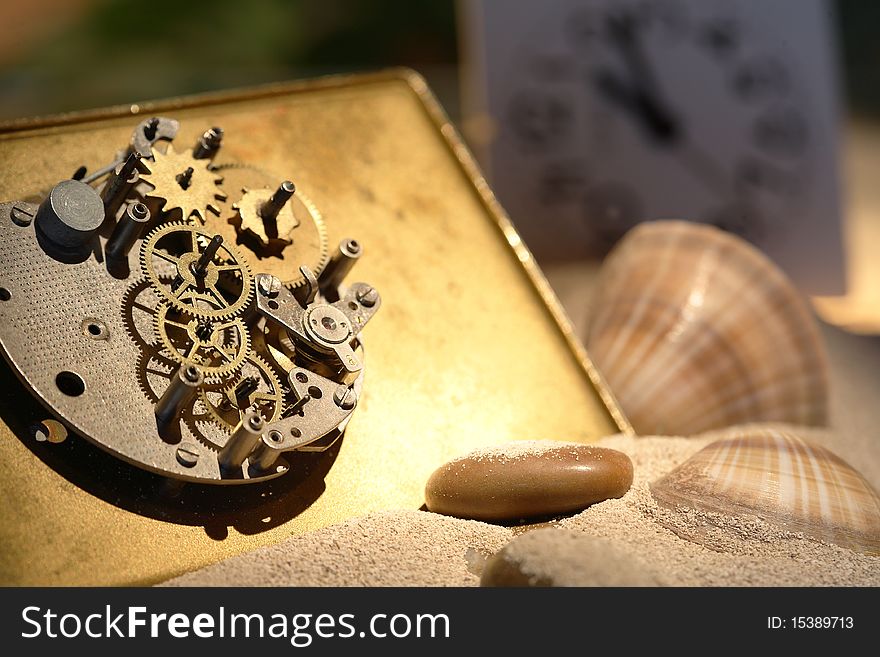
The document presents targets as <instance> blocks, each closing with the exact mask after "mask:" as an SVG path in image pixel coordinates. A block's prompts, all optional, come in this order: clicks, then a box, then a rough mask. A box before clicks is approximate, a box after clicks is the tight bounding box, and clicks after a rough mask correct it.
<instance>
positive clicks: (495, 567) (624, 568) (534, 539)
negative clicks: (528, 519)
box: [480, 528, 663, 586]
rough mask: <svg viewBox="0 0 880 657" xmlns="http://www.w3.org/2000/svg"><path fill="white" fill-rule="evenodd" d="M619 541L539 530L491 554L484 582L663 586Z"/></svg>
mask: <svg viewBox="0 0 880 657" xmlns="http://www.w3.org/2000/svg"><path fill="white" fill-rule="evenodd" d="M662 584H663V581H662V579H661V578H660V577H659V576H658V575H657V574H656V573H654V572H652V571H651V569H650V568H649V566H648V565H647V564H645V563H643V562H642V561H641V560H639V559H637V558H635V557H633V556H632V555H630V554H629V553H627V552H626V551H624V550H622V549H621V548H620V547H619V546H618V545H617V544H616V543H614V542H613V541H609V540H606V539H602V538H597V537H595V536H591V535H589V534H584V533H582V532H573V531H569V530H565V529H553V528H547V529H536V530H533V531H529V532H526V533H525V534H521V535H519V536H517V537H516V538H514V539H513V540H512V541H510V543H508V544H507V545H506V546H504V547H503V548H502V549H501V550H500V551H499V552H498V553H496V554H494V555H493V556H491V557H489V559H488V560H487V561H486V565H485V567H484V568H483V573H482V575H481V577H480V586H661V585H662Z"/></svg>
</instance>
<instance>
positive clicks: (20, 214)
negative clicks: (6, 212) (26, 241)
mask: <svg viewBox="0 0 880 657" xmlns="http://www.w3.org/2000/svg"><path fill="white" fill-rule="evenodd" d="M11 215H12V221H14V222H15V223H16V224H17V225H19V226H22V227H27V226H30V225H31V222H32V221H33V220H34V215H33V214H32V213H31V211H30V210H28V209H27V208H26V207H24V206H21V205H13V206H12V212H11Z"/></svg>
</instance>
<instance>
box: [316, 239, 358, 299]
mask: <svg viewBox="0 0 880 657" xmlns="http://www.w3.org/2000/svg"><path fill="white" fill-rule="evenodd" d="M361 253H363V249H362V248H361V245H360V243H359V242H358V241H356V240H353V239H344V240H342V241H341V242H340V243H339V247H338V248H337V249H336V251H335V252H334V253H333V255H332V256H331V258H330V262H328V263H327V266H326V267H325V268H324V271H322V272H321V276H320V277H319V278H318V285H319V287H320V289H321V294H322V295H324V297H326V299H327V300H328V301H329V302H330V303H333V302H334V301H339V286H340V285H342V281H343V280H344V279H345V277H346V276H348V274H349V273H350V272H351V268H352V267H354V265H355V263H356V262H357V261H358V259H359V258H360V257H361Z"/></svg>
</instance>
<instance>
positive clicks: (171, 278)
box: [140, 222, 254, 319]
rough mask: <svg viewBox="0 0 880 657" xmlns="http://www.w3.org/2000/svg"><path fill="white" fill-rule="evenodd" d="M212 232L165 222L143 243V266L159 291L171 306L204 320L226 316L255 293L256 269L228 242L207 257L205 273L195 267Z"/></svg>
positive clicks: (243, 306)
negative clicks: (198, 271)
mask: <svg viewBox="0 0 880 657" xmlns="http://www.w3.org/2000/svg"><path fill="white" fill-rule="evenodd" d="M213 237H214V235H213V234H212V233H210V232H209V231H206V230H203V229H201V228H197V227H195V226H190V225H187V224H185V223H181V222H172V223H167V224H162V225H161V226H159V227H157V228H155V229H154V230H153V231H152V232H151V233H150V234H149V235H147V237H146V238H145V239H144V242H143V244H142V245H141V252H140V262H141V269H142V270H143V273H144V275H145V276H146V277H147V280H149V281H150V284H151V285H152V286H153V287H154V288H155V290H156V291H157V292H158V293H159V295H160V296H161V297H162V298H163V299H164V300H165V301H167V302H168V303H170V304H171V305H172V306H174V307H175V308H177V309H179V310H183V311H186V312H188V313H190V314H192V315H193V316H195V317H201V318H204V319H227V318H229V317H233V316H235V315H237V314H239V313H240V312H241V311H242V310H244V309H245V308H246V307H247V305H248V304H249V303H250V302H251V299H252V298H253V294H254V289H253V274H252V273H251V269H250V266H249V265H248V263H247V261H246V260H244V258H243V257H242V256H241V254H240V253H239V252H238V251H237V250H236V248H235V247H233V246H232V245H231V244H229V243H228V242H227V241H224V242H223V243H222V244H221V245H220V246H219V248H218V249H217V253H216V254H215V255H214V257H213V258H212V259H211V261H210V262H208V264H207V267H206V271H205V273H204V276H202V277H198V276H196V274H195V273H194V272H193V268H194V267H195V265H196V263H197V262H198V260H199V258H200V257H201V254H202V251H203V250H204V249H205V248H206V247H207V245H208V244H209V243H210V242H211V239H212V238H213Z"/></svg>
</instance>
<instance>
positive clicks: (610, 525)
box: [166, 435, 880, 586]
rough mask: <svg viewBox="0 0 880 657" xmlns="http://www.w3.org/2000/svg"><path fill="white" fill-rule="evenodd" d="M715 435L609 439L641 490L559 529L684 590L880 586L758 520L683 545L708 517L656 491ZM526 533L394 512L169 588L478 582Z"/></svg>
mask: <svg viewBox="0 0 880 657" xmlns="http://www.w3.org/2000/svg"><path fill="white" fill-rule="evenodd" d="M805 437H808V438H809V436H805ZM711 439H712V436H707V437H702V438H674V437H642V438H633V437H628V436H622V435H619V436H612V437H610V438H607V439H605V440H603V441H602V442H601V446H602V447H610V448H612V449H618V450H620V451H622V452H624V453H626V454H627V455H629V457H630V458H631V459H632V461H633V466H634V480H633V486H632V488H631V489H630V491H629V492H628V493H627V494H626V495H624V496H623V497H622V498H620V499H614V500H607V501H605V502H601V503H599V504H595V505H593V506H591V507H590V508H588V509H586V510H585V511H583V512H581V513H579V514H577V515H574V516H571V517H569V518H566V519H563V520H560V521H558V522H555V523H552V526H556V527H559V528H561V529H565V530H570V531H574V532H585V533H587V534H589V535H592V536H596V537H600V538H604V539H607V540H609V541H611V542H612V543H614V544H615V545H618V546H619V547H620V549H621V551H622V552H625V553H626V554H627V555H630V556H632V557H633V558H634V559H635V560H636V561H637V562H638V561H641V562H643V563H646V564H650V568H651V570H652V572H653V573H654V574H656V576H657V577H658V578H659V579H660V580H661V581H662V582H663V583H664V584H667V585H672V586H880V557H870V556H866V555H862V554H858V553H856V552H853V551H851V550H849V549H846V548H842V547H838V546H835V545H829V544H824V543H819V542H816V541H813V540H810V539H807V538H805V537H803V536H802V535H800V534H793V533H789V532H786V531H783V530H781V529H779V528H776V527H774V526H771V525H768V524H767V523H765V522H762V521H761V520H759V519H757V518H751V519H738V518H732V517H724V518H720V519H719V518H713V523H712V525H713V526H718V525H720V526H721V528H716V529H713V530H712V531H713V532H714V533H715V534H714V535H713V543H714V544H716V545H718V546H721V548H722V551H719V550H713V549H709V548H707V547H704V546H702V545H699V544H697V543H693V542H691V541H688V540H685V539H683V538H681V537H680V536H679V535H678V534H677V533H676V531H673V529H671V528H670V527H672V528H674V529H676V530H678V532H679V533H683V534H687V533H688V532H690V531H692V530H695V529H701V528H704V527H705V526H706V524H707V523H706V518H705V517H704V516H703V515H702V514H701V513H699V512H696V511H694V512H687V513H680V512H671V511H669V510H666V509H663V508H660V507H658V506H657V504H656V503H655V502H654V500H653V498H652V496H651V494H650V491H649V490H648V484H649V482H651V481H653V480H655V479H657V478H658V477H660V476H661V475H663V474H665V473H666V472H668V471H669V470H670V469H672V468H673V467H675V466H676V465H677V464H678V463H680V462H682V461H684V460H685V459H687V458H688V457H689V456H690V455H691V454H693V453H694V452H695V451H697V450H699V449H700V448H702V447H703V446H705V445H706V444H707V443H708V442H710V441H711ZM539 445H540V447H545V446H546V445H545V444H539ZM536 447H537V446H536ZM517 456H520V455H519V454H518V455H517ZM542 526H547V525H546V523H544V524H543V525H542ZM523 529H524V528H518V529H517V530H516V533H519V532H521V531H522V530H523ZM514 533H515V532H514V530H513V529H511V528H507V527H501V526H495V525H489V524H486V523H481V522H476V521H469V520H458V519H455V518H449V517H445V516H440V515H437V514H432V513H428V512H423V511H412V510H404V511H388V512H383V513H375V514H371V515H368V516H365V517H363V518H357V519H354V520H350V521H348V522H345V523H342V524H340V525H335V526H333V527H327V528H325V529H321V530H318V531H316V532H312V533H311V534H307V535H303V536H297V537H293V538H290V539H288V540H286V541H284V542H282V543H279V544H277V545H274V546H269V547H264V548H260V549H258V550H255V551H253V552H249V553H246V554H243V555H240V556H237V557H234V558H232V559H228V560H226V561H224V562H221V563H219V564H216V565H213V566H209V567H207V568H205V569H203V570H200V571H197V572H194V573H189V574H187V575H184V576H182V577H179V578H176V579H174V580H170V581H169V582H167V583H166V584H167V585H171V586H212V585H249V586H272V585H276V586H477V585H478V584H479V574H480V571H481V569H482V565H483V563H484V562H485V558H486V557H487V556H488V555H491V554H494V553H495V552H497V551H498V550H499V549H501V548H502V547H503V546H504V545H505V544H506V543H507V542H508V541H510V540H511V538H512V537H513V536H514ZM560 539H562V537H560ZM543 556H544V557H546V559H544V562H542V555H541V554H537V555H533V556H532V558H533V559H534V560H535V561H534V562H533V563H532V564H531V566H530V567H532V568H534V569H536V570H542V569H545V570H546V569H547V568H549V567H551V566H552V563H551V561H552V558H551V557H550V555H549V554H548V555H543ZM563 579H564V576H563ZM561 583H565V582H561ZM571 583H572V584H575V583H577V582H571Z"/></svg>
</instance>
